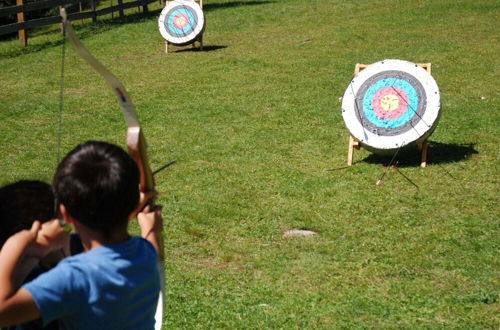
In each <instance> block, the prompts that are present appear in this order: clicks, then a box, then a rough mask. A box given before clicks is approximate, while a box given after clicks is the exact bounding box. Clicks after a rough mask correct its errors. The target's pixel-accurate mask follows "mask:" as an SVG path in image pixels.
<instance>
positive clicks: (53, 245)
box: [32, 219, 70, 257]
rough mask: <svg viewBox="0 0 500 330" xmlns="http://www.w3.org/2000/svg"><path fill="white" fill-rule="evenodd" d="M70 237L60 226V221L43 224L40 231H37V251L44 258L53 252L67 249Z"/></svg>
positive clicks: (54, 220) (55, 220)
mask: <svg viewBox="0 0 500 330" xmlns="http://www.w3.org/2000/svg"><path fill="white" fill-rule="evenodd" d="M35 222H38V221H35ZM32 230H33V227H32ZM69 236H70V235H69V233H67V232H66V231H65V230H64V228H62V227H61V225H60V224H59V220H58V219H53V220H49V221H47V222H45V223H43V224H42V225H41V226H40V227H39V230H37V233H36V240H35V243H36V249H37V250H38V251H39V252H40V254H41V256H42V257H43V256H45V255H47V254H48V253H49V252H51V251H54V250H57V249H61V248H63V247H65V246H66V245H67V244H68V240H69Z"/></svg>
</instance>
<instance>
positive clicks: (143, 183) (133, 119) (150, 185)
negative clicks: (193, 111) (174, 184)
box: [60, 8, 165, 330]
mask: <svg viewBox="0 0 500 330" xmlns="http://www.w3.org/2000/svg"><path fill="white" fill-rule="evenodd" d="M60 15H61V17H62V24H63V31H64V32H65V33H66V36H67V37H68V39H69V40H70V42H71V43H72V44H73V46H74V47H75V50H76V52H77V53H78V54H79V55H80V56H81V57H82V58H83V59H84V60H85V61H87V63H88V64H90V66H92V67H93V68H94V69H95V70H96V71H97V72H98V73H99V74H100V75H101V76H102V77H103V78H104V80H106V82H107V83H108V85H109V86H110V87H111V89H112V90H113V92H114V93H115V94H116V96H117V98H118V102H119V103H120V106H121V108H122V112H123V115H124V117H125V121H126V123H127V148H128V151H129V153H130V154H131V155H132V157H134V159H135V160H136V162H137V166H138V167H139V173H140V190H141V191H142V192H146V191H148V190H152V189H154V186H155V182H154V177H153V173H152V171H151V168H150V167H149V163H148V159H147V154H146V149H147V144H146V139H145V137H144V134H143V133H142V130H141V125H140V123H139V119H138V118H137V114H136V111H135V107H134V105H133V104H132V100H131V98H130V96H129V95H128V93H127V90H126V89H125V87H124V86H123V84H122V83H121V82H120V81H119V80H118V79H117V78H116V77H115V76H114V75H113V74H112V73H111V72H110V71H109V70H108V69H106V68H105V67H104V66H103V65H102V64H101V63H100V62H99V61H98V60H97V59H96V58H95V57H94V56H93V55H92V54H90V52H89V51H88V50H87V49H86V48H85V47H84V46H83V44H82V43H81V42H80V39H78V37H77V36H76V34H75V31H74V30H73V27H72V25H71V23H70V22H69V21H68V17H67V14H66V10H65V9H64V8H61V10H60ZM157 235H158V236H159V237H158V245H159V251H158V270H159V272H160V282H161V289H162V290H161V293H160V298H159V301H158V307H157V310H156V316H155V318H156V324H155V329H157V330H159V329H161V325H162V319H163V302H164V296H165V292H164V288H165V276H164V253H163V235H162V233H161V232H160V233H158V234H157Z"/></svg>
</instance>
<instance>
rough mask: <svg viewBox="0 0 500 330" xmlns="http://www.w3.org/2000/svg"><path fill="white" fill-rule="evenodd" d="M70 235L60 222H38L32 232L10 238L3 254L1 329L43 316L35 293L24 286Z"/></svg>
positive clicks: (0, 258)
mask: <svg viewBox="0 0 500 330" xmlns="http://www.w3.org/2000/svg"><path fill="white" fill-rule="evenodd" d="M65 239H67V234H66V233H65V232H64V230H63V229H62V228H60V226H59V224H58V220H52V221H48V222H47V223H45V224H43V226H42V225H41V223H40V222H39V221H35V222H34V223H33V225H32V227H31V229H30V230H22V231H20V232H19V233H17V234H15V235H13V236H12V237H10V238H9V239H8V240H7V241H6V242H5V244H4V246H3V247H2V250H1V251H0V265H2V267H0V327H3V326H7V325H13V324H19V323H23V322H27V321H31V320H35V319H37V318H39V317H40V311H39V309H38V307H37V305H36V304H35V301H34V300H33V297H32V296H31V294H30V293H29V292H28V291H27V290H25V289H23V288H21V289H20V286H21V284H22V282H23V281H24V279H25V278H26V276H27V275H28V274H29V272H30V271H31V270H32V269H33V268H34V267H35V265H36V264H37V263H38V261H39V260H40V258H42V257H43V256H44V255H46V254H47V253H49V252H50V251H51V250H54V249H58V248H61V246H62V244H63V242H64V240H65Z"/></svg>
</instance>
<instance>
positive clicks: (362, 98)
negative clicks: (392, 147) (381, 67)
mask: <svg viewBox="0 0 500 330" xmlns="http://www.w3.org/2000/svg"><path fill="white" fill-rule="evenodd" d="M384 90H385V91H389V92H388V93H386V94H390V95H389V96H390V97H392V98H393V99H394V100H395V101H396V103H397V108H396V107H395V108H394V109H390V106H389V108H387V109H385V110H384V109H380V106H378V107H374V103H376V101H377V98H376V97H377V94H380V93H381V92H383V91H384ZM386 96H387V95H386ZM379 101H380V100H379ZM426 102H427V101H426V95H425V90H424V88H423V86H422V84H421V83H420V82H419V81H418V80H417V79H416V78H415V77H414V76H412V75H410V74H409V73H407V72H402V71H383V72H379V73H378V74H375V75H373V76H372V77H370V78H369V79H367V80H366V81H365V82H364V83H363V84H362V85H361V86H360V88H359V89H358V91H357V93H356V103H357V106H356V109H357V113H356V116H357V117H358V120H359V122H360V123H361V125H362V126H363V127H364V128H365V129H367V130H368V131H370V132H372V133H375V134H377V135H379V136H395V135H399V134H402V133H404V132H407V131H409V130H411V129H412V128H413V127H415V125H416V124H417V123H418V122H419V121H420V120H421V118H422V115H423V113H424V112H425V105H426ZM393 110H396V112H397V114H396V115H394V114H393V113H392V111H393Z"/></svg>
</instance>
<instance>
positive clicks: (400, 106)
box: [342, 60, 440, 167]
mask: <svg viewBox="0 0 500 330" xmlns="http://www.w3.org/2000/svg"><path fill="white" fill-rule="evenodd" d="M439 109H440V102H439V89H438V86H437V84H436V82H435V81H434V78H432V76H431V63H418V64H415V63H411V62H407V61H401V60H384V61H381V62H377V63H374V64H370V65H366V64H356V66H355V69H354V78H353V79H352V81H351V82H350V84H349V87H348V88H347V89H346V91H345V93H344V96H343V97H342V116H343V119H344V122H345V124H346V126H347V128H348V130H349V131H350V136H349V145H348V153H347V165H348V166H351V165H352V162H353V155H354V150H359V149H360V148H361V147H363V148H365V149H367V150H369V151H371V152H373V153H379V154H394V153H396V152H398V151H399V150H400V149H402V148H405V149H406V148H409V147H411V146H416V147H417V148H418V149H419V150H420V151H421V157H422V158H421V163H420V166H421V167H425V166H426V165H427V150H428V143H427V139H428V137H429V136H430V135H431V134H432V132H433V131H434V129H435V128H436V125H437V122H438V119H439Z"/></svg>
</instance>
